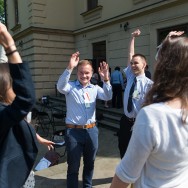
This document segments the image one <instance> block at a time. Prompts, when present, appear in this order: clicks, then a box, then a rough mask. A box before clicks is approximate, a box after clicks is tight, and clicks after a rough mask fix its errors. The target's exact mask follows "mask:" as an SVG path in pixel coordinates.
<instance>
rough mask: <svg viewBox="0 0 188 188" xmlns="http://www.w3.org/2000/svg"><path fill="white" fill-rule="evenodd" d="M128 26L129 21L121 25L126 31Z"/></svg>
mask: <svg viewBox="0 0 188 188" xmlns="http://www.w3.org/2000/svg"><path fill="white" fill-rule="evenodd" d="M128 26H129V22H126V23H125V24H124V26H123V28H124V31H127V30H128Z"/></svg>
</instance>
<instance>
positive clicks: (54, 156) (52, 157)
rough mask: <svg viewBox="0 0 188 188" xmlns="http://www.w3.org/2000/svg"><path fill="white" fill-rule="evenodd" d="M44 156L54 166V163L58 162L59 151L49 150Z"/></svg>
mask: <svg viewBox="0 0 188 188" xmlns="http://www.w3.org/2000/svg"><path fill="white" fill-rule="evenodd" d="M44 158H46V159H47V160H48V161H50V163H51V164H50V166H54V165H57V164H58V163H59V158H60V155H59V153H57V152H56V151H54V150H49V151H48V152H47V153H46V154H45V156H44Z"/></svg>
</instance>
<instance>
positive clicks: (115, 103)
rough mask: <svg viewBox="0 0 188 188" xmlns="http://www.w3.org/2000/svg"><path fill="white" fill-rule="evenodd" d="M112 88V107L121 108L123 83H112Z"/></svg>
mask: <svg viewBox="0 0 188 188" xmlns="http://www.w3.org/2000/svg"><path fill="white" fill-rule="evenodd" d="M112 90H113V96H112V107H114V108H115V107H117V108H121V107H122V106H123V102H122V86H121V84H112Z"/></svg>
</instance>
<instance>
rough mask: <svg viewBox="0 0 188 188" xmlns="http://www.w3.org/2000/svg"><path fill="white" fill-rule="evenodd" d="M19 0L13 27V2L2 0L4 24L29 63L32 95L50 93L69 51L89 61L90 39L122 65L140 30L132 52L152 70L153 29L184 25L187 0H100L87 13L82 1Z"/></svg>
mask: <svg viewBox="0 0 188 188" xmlns="http://www.w3.org/2000/svg"><path fill="white" fill-rule="evenodd" d="M18 2H19V19H20V23H19V24H20V25H19V27H15V23H14V7H13V1H12V0H7V12H8V27H9V29H12V30H11V32H12V34H13V36H14V38H15V40H16V43H17V45H18V46H19V47H18V48H19V50H20V52H21V55H22V57H23V59H24V60H28V61H29V62H30V66H31V70H32V75H33V79H34V81H35V88H36V94H37V97H41V96H42V95H46V94H55V89H54V87H55V83H56V81H57V79H58V77H59V75H60V73H61V72H62V71H63V70H64V69H65V68H66V66H67V61H68V60H69V57H70V55H71V53H73V52H74V51H77V50H79V51H80V59H85V58H88V59H92V58H93V52H92V44H93V43H96V42H100V41H106V57H107V62H108V63H109V65H110V67H111V68H112V70H113V69H114V67H115V66H117V65H118V66H120V67H121V68H124V67H125V65H126V63H127V53H128V48H127V47H128V44H129V39H130V35H131V32H132V31H134V30H135V29H136V28H139V29H140V30H141V31H142V34H141V36H140V37H139V38H138V39H137V40H136V43H135V48H136V52H139V53H143V54H144V55H146V57H147V60H148V62H149V64H150V68H151V71H152V72H153V67H154V56H155V53H156V46H157V30H158V29H162V28H166V27H171V26H174V25H180V24H187V23H188V21H187V20H188V12H187V7H188V2H187V1H186V0H169V1H162V0H129V1H125V0H116V1H114V0H108V1H107V0H106V1H104V0H99V1H98V2H99V7H98V8H97V9H96V10H93V11H90V12H87V4H86V2H87V1H86V0H63V1H62V0H56V1H52V0H19V1H18ZM127 22H128V23H129V25H128V28H127V30H126V31H125V30H124V25H125V24H126V23H127ZM20 44H22V45H20ZM74 78H75V72H74V74H73V76H72V79H74Z"/></svg>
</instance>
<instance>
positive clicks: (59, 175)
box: [35, 127, 120, 188]
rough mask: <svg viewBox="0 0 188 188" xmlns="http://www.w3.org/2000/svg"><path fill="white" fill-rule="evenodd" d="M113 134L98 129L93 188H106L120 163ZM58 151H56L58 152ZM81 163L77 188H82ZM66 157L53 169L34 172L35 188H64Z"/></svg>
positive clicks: (112, 132) (41, 149)
mask: <svg viewBox="0 0 188 188" xmlns="http://www.w3.org/2000/svg"><path fill="white" fill-rule="evenodd" d="M114 134H115V132H114V131H112V130H108V129H106V128H102V127H99V150H98V153H97V157H96V161H95V170H94V175H93V188H108V187H109V186H110V183H111V181H112V177H113V176H114V172H115V167H116V165H117V164H118V163H119V161H120V157H119V150H118V139H117V136H114ZM59 150H60V149H58V151H59ZM45 152H46V148H44V146H41V148H40V151H39V155H38V158H37V162H38V161H39V160H40V159H41V157H42V156H44V154H45ZM82 167H83V165H82V163H81V167H80V172H79V185H80V186H79V187H80V188H81V187H82ZM66 170H67V163H66V156H64V157H63V158H61V160H60V163H59V164H58V165H55V166H53V167H50V168H47V169H44V170H41V171H36V172H35V180H36V186H35V187H36V188H66Z"/></svg>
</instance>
